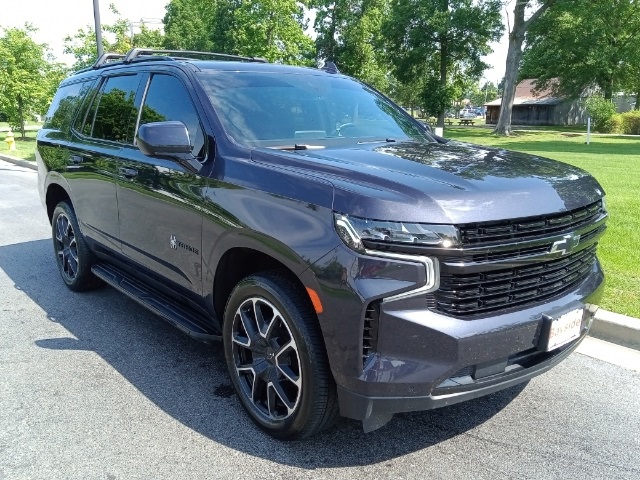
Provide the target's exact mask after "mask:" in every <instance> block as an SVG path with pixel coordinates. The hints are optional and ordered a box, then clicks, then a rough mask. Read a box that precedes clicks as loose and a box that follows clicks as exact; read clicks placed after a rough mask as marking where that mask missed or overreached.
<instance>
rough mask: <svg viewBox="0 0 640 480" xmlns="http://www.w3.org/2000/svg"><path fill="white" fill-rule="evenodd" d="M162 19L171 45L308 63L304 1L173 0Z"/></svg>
mask: <svg viewBox="0 0 640 480" xmlns="http://www.w3.org/2000/svg"><path fill="white" fill-rule="evenodd" d="M164 23H165V32H166V45H167V47H170V48H185V49H189V50H204V51H214V52H220V53H228V54H236V55H246V56H252V57H264V58H266V59H267V60H269V61H271V62H283V63H289V64H294V65H308V64H310V63H311V62H312V58H313V40H312V39H311V38H310V37H308V36H307V35H305V33H304V29H305V28H306V20H305V16H304V10H303V4H302V3H300V2H296V1H295V0H262V1H260V2H247V1H243V0H171V1H170V2H169V4H168V5H167V14H166V16H165V18H164Z"/></svg>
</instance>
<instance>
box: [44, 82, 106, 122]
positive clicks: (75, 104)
mask: <svg viewBox="0 0 640 480" xmlns="http://www.w3.org/2000/svg"><path fill="white" fill-rule="evenodd" d="M93 83H94V80H88V81H85V82H78V83H73V84H71V85H64V86H62V87H60V88H59V89H58V92H57V93H56V95H55V97H53V101H52V102H51V106H50V107H49V111H48V112H47V115H46V117H45V119H44V124H43V125H42V127H43V128H50V129H53V130H63V131H65V130H68V129H69V126H70V125H71V122H72V121H73V119H74V117H75V115H76V112H77V110H78V108H79V106H80V104H81V103H82V99H83V98H84V97H85V95H86V94H87V91H88V90H89V88H91V85H92V84H93Z"/></svg>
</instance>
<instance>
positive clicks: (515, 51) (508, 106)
mask: <svg viewBox="0 0 640 480" xmlns="http://www.w3.org/2000/svg"><path fill="white" fill-rule="evenodd" d="M526 3H527V2H522V1H519V2H516V7H515V9H514V11H513V29H512V30H511V32H510V33H509V50H508V51H507V63H506V66H505V72H504V87H503V90H502V103H501V105H500V115H499V116H498V123H497V124H496V128H495V130H494V131H493V133H495V134H497V135H510V134H511V113H512V111H513V101H514V100H515V96H516V86H517V83H518V71H519V70H520V60H522V43H523V42H524V34H525V33H526V31H527V30H526V28H525V21H524V11H525V8H526Z"/></svg>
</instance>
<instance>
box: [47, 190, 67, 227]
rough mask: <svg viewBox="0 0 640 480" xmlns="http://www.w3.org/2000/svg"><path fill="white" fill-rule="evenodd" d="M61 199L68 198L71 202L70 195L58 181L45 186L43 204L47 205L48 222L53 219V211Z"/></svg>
mask: <svg viewBox="0 0 640 480" xmlns="http://www.w3.org/2000/svg"><path fill="white" fill-rule="evenodd" d="M63 200H69V202H70V203H71V195H69V192H68V191H67V190H66V189H65V188H64V187H63V186H62V185H60V184H58V183H50V184H49V185H48V186H47V189H46V194H45V206H46V207H47V216H48V217H49V223H51V220H52V219H53V211H54V210H55V208H56V205H58V204H59V203H60V202H61V201H63Z"/></svg>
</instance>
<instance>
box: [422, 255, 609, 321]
mask: <svg viewBox="0 0 640 480" xmlns="http://www.w3.org/2000/svg"><path fill="white" fill-rule="evenodd" d="M596 247H597V244H594V245H591V246H590V247H588V248H585V249H584V250H581V251H579V252H577V253H574V254H572V255H568V256H566V257H563V258H559V259H555V260H550V261H547V262H541V263H532V264H529V265H525V266H520V267H515V268H505V269H499V270H488V271H485V272H480V273H471V274H446V273H445V274H441V276H440V288H439V290H437V291H436V292H434V293H433V294H430V295H431V296H433V298H430V299H428V300H430V301H431V302H433V301H435V310H437V311H439V312H442V313H445V314H447V315H452V316H455V317H471V316H474V315H480V314H487V313H490V312H495V311H499V310H504V309H508V308H512V307H517V306H521V305H524V304H532V303H536V302H540V301H542V300H546V299H548V298H552V297H554V296H556V295H559V294H561V293H563V292H565V291H568V290H569V289H571V288H573V287H575V286H576V285H578V284H579V283H580V282H582V281H583V280H584V279H585V278H587V276H588V275H589V273H590V271H591V268H592V266H593V263H594V262H595V258H596Z"/></svg>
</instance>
